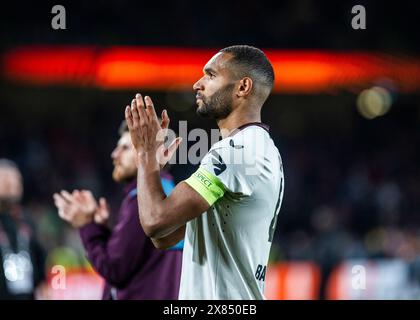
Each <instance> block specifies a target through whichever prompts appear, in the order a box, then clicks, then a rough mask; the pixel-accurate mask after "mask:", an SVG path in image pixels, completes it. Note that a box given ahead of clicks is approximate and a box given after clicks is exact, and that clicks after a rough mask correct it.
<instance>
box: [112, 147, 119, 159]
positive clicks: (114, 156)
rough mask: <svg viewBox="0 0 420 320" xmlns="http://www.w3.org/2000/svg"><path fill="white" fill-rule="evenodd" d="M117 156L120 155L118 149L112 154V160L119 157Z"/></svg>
mask: <svg viewBox="0 0 420 320" xmlns="http://www.w3.org/2000/svg"><path fill="white" fill-rule="evenodd" d="M117 154H118V149H117V148H115V149H114V151H112V153H111V158H112V159H115V158H116V157H117Z"/></svg>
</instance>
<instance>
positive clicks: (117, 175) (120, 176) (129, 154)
mask: <svg viewBox="0 0 420 320" xmlns="http://www.w3.org/2000/svg"><path fill="white" fill-rule="evenodd" d="M111 157H112V160H113V163H114V171H113V172H112V178H113V179H114V181H116V182H123V181H127V180H130V179H132V178H134V177H135V176H136V173H137V167H136V150H135V149H134V146H133V144H132V143H131V137H130V134H129V133H128V132H125V133H124V134H123V135H122V136H121V138H120V140H118V143H117V146H116V148H115V149H114V151H112V154H111Z"/></svg>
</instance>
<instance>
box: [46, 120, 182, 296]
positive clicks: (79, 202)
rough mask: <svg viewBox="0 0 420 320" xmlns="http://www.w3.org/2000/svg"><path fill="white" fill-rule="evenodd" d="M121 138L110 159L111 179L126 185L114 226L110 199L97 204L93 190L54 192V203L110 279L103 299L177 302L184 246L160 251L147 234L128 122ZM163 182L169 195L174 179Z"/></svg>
mask: <svg viewBox="0 0 420 320" xmlns="http://www.w3.org/2000/svg"><path fill="white" fill-rule="evenodd" d="M120 135H121V137H120V139H119V141H118V144H117V147H116V148H115V149H114V151H113V152H112V155H111V157H112V160H113V163H114V171H113V174H112V177H113V179H114V181H116V182H117V183H125V184H126V186H125V188H124V195H125V196H124V200H123V202H122V204H121V207H120V210H119V214H118V218H117V223H116V225H115V227H114V228H109V227H108V226H107V222H108V217H109V209H108V206H107V204H106V200H105V199H104V198H101V199H99V204H98V203H97V201H96V200H95V199H94V197H93V195H92V193H91V192H90V191H86V190H83V191H79V190H75V191H73V193H72V194H70V193H69V192H67V191H61V193H60V194H54V201H55V204H56V206H57V208H58V210H59V215H60V217H61V218H62V219H63V220H65V221H68V222H69V223H70V224H71V225H72V226H73V227H75V228H79V230H80V237H81V239H82V242H83V245H84V247H85V249H86V251H87V256H88V258H89V260H90V262H91V263H92V265H93V267H94V268H95V269H96V271H97V272H98V273H99V274H100V275H101V276H102V277H103V278H104V279H105V281H106V286H105V288H104V292H103V299H177V298H178V291H179V281H180V274H181V261H182V243H180V244H178V245H177V246H175V247H172V248H169V250H165V251H162V250H158V249H156V248H155V247H154V245H153V243H152V242H151V241H150V239H149V238H148V237H147V236H146V235H145V233H144V232H143V230H142V228H141V226H140V225H139V218H138V206H137V201H136V195H137V188H136V174H137V167H136V151H135V149H134V147H133V144H132V143H131V138H130V134H129V133H128V128H127V125H126V123H125V122H123V123H122V125H121V127H120ZM160 179H161V182H162V184H163V187H164V190H165V192H166V193H169V192H170V191H171V190H172V188H173V181H172V177H171V176H170V175H169V174H168V173H166V172H165V171H162V174H161V176H160ZM139 192H140V193H141V190H140V191H139Z"/></svg>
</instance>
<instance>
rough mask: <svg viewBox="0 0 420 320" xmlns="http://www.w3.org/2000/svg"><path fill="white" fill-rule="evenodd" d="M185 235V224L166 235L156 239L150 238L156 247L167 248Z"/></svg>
mask: <svg viewBox="0 0 420 320" xmlns="http://www.w3.org/2000/svg"><path fill="white" fill-rule="evenodd" d="M184 237H185V225H184V226H182V227H180V228H179V229H178V230H176V231H174V232H173V233H171V234H169V235H167V236H166V237H163V238H160V239H157V238H150V239H151V240H152V242H153V244H154V246H155V247H156V248H158V249H168V248H170V247H173V246H174V245H176V244H177V243H178V242H180V241H181V240H183V239H184Z"/></svg>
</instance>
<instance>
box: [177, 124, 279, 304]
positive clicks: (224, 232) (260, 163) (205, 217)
mask: <svg viewBox="0 0 420 320" xmlns="http://www.w3.org/2000/svg"><path fill="white" fill-rule="evenodd" d="M185 182H186V183H188V184H189V185H190V186H191V187H192V188H193V189H194V190H196V191H197V192H198V193H199V194H200V195H201V196H203V198H204V199H206V201H207V202H208V203H209V204H210V206H211V207H210V208H209V209H208V210H207V212H205V213H203V214H202V215H201V216H199V217H197V218H195V219H193V220H191V221H189V222H188V223H187V226H186V233H185V242H184V254H183V264H182V275H181V285H180V292H179V299H264V283H265V275H266V270H267V262H268V258H269V253H270V248H271V242H272V240H273V235H274V230H275V227H276V222H277V216H278V214H279V210H280V206H281V202H282V198H283V190H284V175H283V165H282V160H281V157H280V154H279V151H278V149H277V147H276V146H275V145H274V142H273V140H272V139H271V138H270V135H269V133H268V129H267V128H265V126H264V125H262V124H260V123H251V124H247V125H245V126H242V127H241V128H238V129H237V130H236V131H235V133H234V134H232V135H230V136H229V137H227V138H224V139H222V140H221V141H219V142H217V143H215V144H214V145H213V146H212V147H211V149H210V151H209V152H208V153H207V154H206V155H205V157H204V158H203V159H202V161H201V164H200V167H199V169H198V170H197V171H196V172H195V173H194V174H193V175H192V176H191V177H190V178H188V179H187V180H185Z"/></svg>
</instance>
